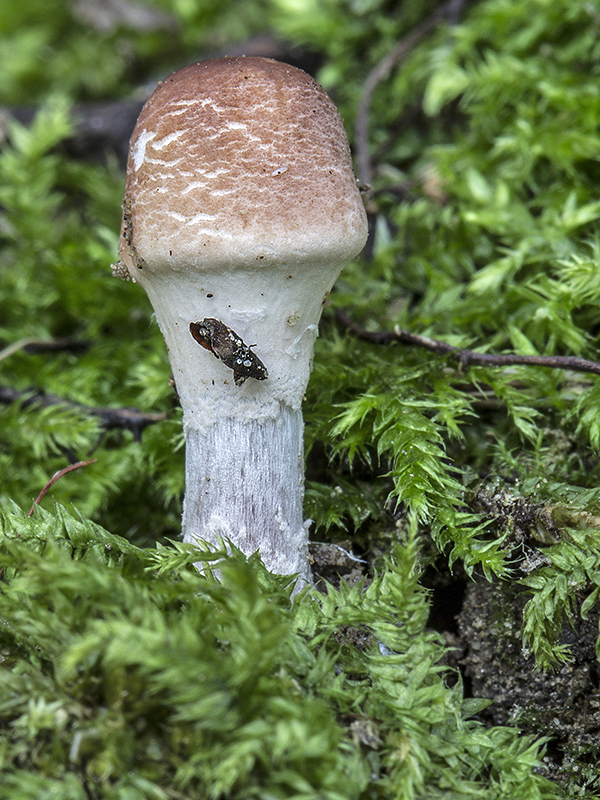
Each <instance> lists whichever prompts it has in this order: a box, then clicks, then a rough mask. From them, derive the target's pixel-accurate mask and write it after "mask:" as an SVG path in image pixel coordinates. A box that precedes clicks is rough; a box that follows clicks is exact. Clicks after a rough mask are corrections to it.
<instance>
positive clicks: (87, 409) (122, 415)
mask: <svg viewBox="0 0 600 800" xmlns="http://www.w3.org/2000/svg"><path fill="white" fill-rule="evenodd" d="M15 402H21V404H22V406H23V407H24V408H27V407H28V406H34V405H36V406H65V407H66V408H69V409H72V410H73V411H76V412H78V413H80V414H86V415H88V416H92V417H99V418H100V420H101V423H102V427H103V428H104V430H112V429H114V428H124V429H125V430H129V431H131V432H132V433H133V436H134V438H135V440H136V442H139V441H140V439H141V435H142V431H143V430H144V428H147V427H148V425H153V424H155V423H156V422H162V420H164V419H166V418H167V415H166V414H165V413H159V414H157V413H147V412H144V411H139V410H138V409H137V408H94V407H93V406H84V405H82V404H80V403H73V402H71V401H70V400H65V399H64V398H63V397H58V396H57V395H54V394H45V393H44V392H40V391H29V392H22V391H19V390H18V389H13V388H12V387H10V386H1V385H0V403H5V404H9V403H15Z"/></svg>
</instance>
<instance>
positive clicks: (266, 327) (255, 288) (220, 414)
mask: <svg viewBox="0 0 600 800" xmlns="http://www.w3.org/2000/svg"><path fill="white" fill-rule="evenodd" d="M261 261H262V260H261ZM340 268H341V264H339V263H336V262H333V263H330V264H328V265H323V264H319V265H314V266H312V267H311V266H310V265H307V264H302V265H301V267H299V266H298V265H297V264H291V265H281V264H280V265H278V267H277V269H276V270H266V269H265V268H264V267H263V266H261V267H255V268H254V269H250V270H249V269H242V268H239V269H237V268H234V269H224V268H221V269H219V270H214V271H210V272H208V271H204V272H201V273H196V272H186V273H179V274H177V280H174V279H173V276H172V275H166V276H165V275H162V274H152V276H151V279H150V280H149V279H148V274H149V273H148V270H147V268H146V267H144V269H143V270H142V271H141V273H140V274H139V275H138V280H139V281H140V282H141V283H142V285H143V286H144V288H145V289H146V291H147V293H148V296H149V298H150V300H151V302H152V305H153V307H154V310H155V313H156V317H157V320H158V323H159V325H160V328H161V331H162V334H163V336H164V338H165V341H166V344H167V348H168V351H169V359H170V361H171V367H172V370H173V376H174V379H175V384H176V387H177V392H178V394H179V397H180V401H181V405H182V407H183V409H184V433H185V439H186V493H185V501H184V511H183V533H184V541H186V542H199V541H208V542H209V543H211V544H214V545H219V544H220V542H221V540H224V539H225V540H226V539H231V540H232V541H234V542H235V544H236V546H237V547H239V548H240V549H241V550H242V551H243V552H245V553H247V554H251V553H253V552H255V551H256V550H258V551H259V552H260V554H261V557H262V559H263V561H264V563H265V564H266V565H267V566H268V568H269V569H271V570H272V571H273V572H277V573H280V574H292V573H299V575H300V576H301V577H302V578H303V579H304V580H308V574H309V573H308V558H307V548H308V522H305V521H304V517H303V513H302V503H303V497H304V454H303V419H302V410H301V406H302V400H303V397H304V391H305V389H306V384H307V382H308V377H309V374H310V369H311V365H312V355H313V349H314V341H315V338H316V335H317V323H318V321H319V318H320V316H321V309H322V306H323V302H324V300H325V298H326V296H327V294H328V292H329V289H330V288H331V285H332V284H333V282H334V280H335V278H336V277H337V274H338V273H339V271H340ZM207 317H208V318H216V319H219V320H222V321H223V322H224V323H225V324H227V325H228V326H229V327H231V328H232V329H233V330H234V331H235V332H236V333H237V334H238V335H239V336H240V337H241V338H242V339H243V340H244V342H245V343H246V344H247V345H255V347H253V351H254V352H255V353H256V354H257V356H259V357H260V359H261V361H263V363H264V364H265V366H266V367H267V369H268V372H269V377H268V379H267V380H265V381H256V380H253V379H252V378H248V379H247V380H246V381H245V382H244V383H243V384H242V385H241V386H236V385H235V383H234V376H233V373H232V371H231V369H229V368H228V367H227V366H225V364H223V363H221V361H219V360H218V359H217V358H215V356H214V355H213V354H212V353H211V352H209V351H208V350H205V349H204V348H202V347H200V346H199V345H198V343H197V342H196V341H195V340H194V339H193V337H192V336H191V334H190V332H189V323H190V321H194V322H195V321H199V320H201V319H203V318H207Z"/></svg>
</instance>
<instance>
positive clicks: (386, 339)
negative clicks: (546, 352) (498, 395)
mask: <svg viewBox="0 0 600 800" xmlns="http://www.w3.org/2000/svg"><path fill="white" fill-rule="evenodd" d="M335 316H336V319H337V321H338V322H339V324H340V325H341V326H342V327H344V328H345V329H346V330H347V331H350V332H351V333H352V334H354V336H356V337H358V338H359V339H363V340H364V341H366V342H372V343H373V344H383V345H387V344H392V343H393V342H401V343H402V344H410V345H413V346H415V347H423V348H425V349H426V350H430V351H431V352H432V353H438V354H439V355H445V356H450V357H451V358H454V359H455V360H456V361H458V363H459V366H460V369H464V368H466V367H469V366H477V367H506V366H510V365H514V364H522V365H525V366H529V367H547V368H548V369H568V370H571V371H573V372H588V373H591V374H593V375H600V364H599V363H598V362H596V361H588V359H586V358H578V357H577V356H520V355H516V354H513V353H506V354H502V355H494V354H492V353H476V352H475V351H474V350H467V349H465V348H462V347H454V345H451V344H448V343H447V342H442V341H440V340H439V339H429V338H428V337H427V336H419V335H418V334H416V333H409V331H403V330H400V329H399V328H397V329H396V330H393V331H374V332H372V331H366V330H364V328H361V326H360V325H358V324H357V323H356V322H354V320H353V319H351V317H349V316H348V314H346V312H345V311H341V310H338V311H336V312H335Z"/></svg>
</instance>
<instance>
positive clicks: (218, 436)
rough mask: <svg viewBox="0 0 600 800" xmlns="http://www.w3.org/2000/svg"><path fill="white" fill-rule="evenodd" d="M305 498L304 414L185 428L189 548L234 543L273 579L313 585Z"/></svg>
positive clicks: (290, 412)
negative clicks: (286, 578)
mask: <svg viewBox="0 0 600 800" xmlns="http://www.w3.org/2000/svg"><path fill="white" fill-rule="evenodd" d="M303 497H304V455H303V422H302V412H301V411H300V410H295V409H292V408H290V407H289V406H287V405H284V404H282V407H281V413H280V414H279V415H278V416H277V417H275V418H268V419H262V420H257V419H250V420H248V419H236V418H234V417H224V418H223V419H220V420H217V421H216V422H214V423H213V424H212V425H209V426H207V427H203V428H202V429H201V430H198V429H196V428H195V427H191V426H188V427H187V429H186V495H185V501H184V507H183V534H184V537H183V538H184V541H185V542H195V541H201V540H203V541H207V542H209V543H211V544H215V545H219V544H220V540H221V539H230V540H231V542H232V543H233V544H234V545H235V546H236V547H238V548H239V549H240V550H242V552H244V553H245V554H246V555H251V554H252V553H254V552H255V551H256V550H258V551H259V553H260V555H261V558H262V560H263V562H264V564H265V565H266V566H267V568H268V569H269V570H271V571H272V572H276V573H278V574H281V575H290V574H292V573H299V578H300V579H301V581H302V582H305V581H310V571H309V567H308V525H307V524H306V523H305V522H304V518H303V513H302V501H303Z"/></svg>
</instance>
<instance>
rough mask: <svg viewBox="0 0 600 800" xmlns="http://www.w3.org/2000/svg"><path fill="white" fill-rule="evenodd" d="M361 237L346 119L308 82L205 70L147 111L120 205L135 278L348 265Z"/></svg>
mask: <svg viewBox="0 0 600 800" xmlns="http://www.w3.org/2000/svg"><path fill="white" fill-rule="evenodd" d="M365 236H366V222H365V213H364V209H363V206H362V202H361V199H360V196H359V192H358V190H357V187H356V181H355V178H354V175H353V172H352V165H351V160H350V152H349V148H348V144H347V139H346V133H345V130H344V126H343V123H342V120H341V117H340V115H339V113H338V111H337V109H336V108H335V106H334V104H333V103H332V101H331V100H330V99H329V97H328V96H327V94H326V93H325V92H324V90H323V89H322V88H321V87H320V86H319V85H318V84H317V83H316V82H315V81H314V80H313V79H312V78H311V77H310V76H309V75H307V74H306V73H305V72H303V71H302V70H299V69H296V68H295V67H292V66H289V65H288V64H283V63H280V62H277V61H272V60H270V59H265V58H224V59H216V60H212V61H204V62H201V63H199V64H194V65H192V66H189V67H186V68H184V69H182V70H179V71H178V72H176V73H175V74H174V75H172V76H171V77H170V78H167V80H166V81H164V83H162V84H161V85H160V86H159V87H158V88H157V89H156V91H155V92H154V93H153V95H152V96H151V97H150V99H149V100H148V102H147V103H146V105H145V107H144V109H143V110H142V112H141V114H140V117H139V119H138V122H137V125H136V128H135V131H134V133H133V136H132V139H131V146H130V154H129V164H128V171H127V183H126V187H125V199H124V221H123V231H122V241H121V258H122V260H123V261H124V263H125V264H126V265H127V267H128V268H129V270H130V272H131V273H132V276H133V277H140V278H141V277H142V276H139V273H138V274H136V273H137V269H139V268H140V267H141V268H142V270H146V269H147V270H150V271H154V270H163V269H168V268H170V269H175V270H179V269H184V270H185V269H188V268H190V267H193V268H196V269H198V268H200V269H202V268H204V267H209V266H215V265H218V264H222V265H223V266H229V267H231V266H233V264H234V263H235V262H238V263H239V262H240V261H241V262H242V263H243V264H244V266H245V267H246V268H247V267H249V266H251V265H252V263H253V262H254V263H255V264H256V266H257V267H261V266H266V264H268V263H270V262H271V263H272V262H273V261H279V260H283V261H285V262H287V263H288V264H289V263H290V261H291V262H292V263H299V262H302V261H308V262H313V263H314V262H317V261H319V262H321V263H323V262H325V263H326V262H327V261H328V260H329V259H331V260H334V261H337V262H338V263H340V264H341V263H343V262H345V261H347V260H349V259H350V258H352V257H353V256H354V255H356V253H357V252H359V251H360V249H361V248H362V246H363V244H364V240H365ZM142 282H143V278H142Z"/></svg>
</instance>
